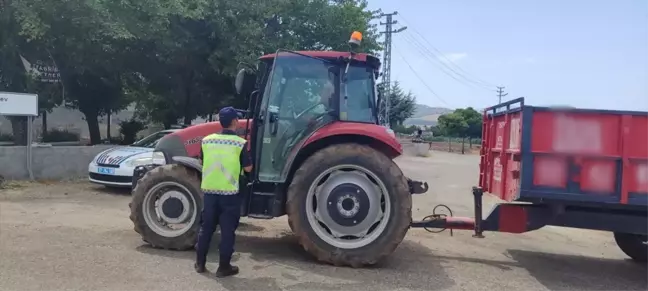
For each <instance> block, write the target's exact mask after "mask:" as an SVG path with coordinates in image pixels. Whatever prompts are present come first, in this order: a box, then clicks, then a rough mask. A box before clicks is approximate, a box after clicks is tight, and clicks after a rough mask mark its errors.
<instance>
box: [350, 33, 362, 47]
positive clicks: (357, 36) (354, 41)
mask: <svg viewBox="0 0 648 291" xmlns="http://www.w3.org/2000/svg"><path fill="white" fill-rule="evenodd" d="M361 42H362V33H360V32H359V31H354V32H353V33H352V34H351V38H350V39H349V44H350V45H355V46H359V45H360V43H361Z"/></svg>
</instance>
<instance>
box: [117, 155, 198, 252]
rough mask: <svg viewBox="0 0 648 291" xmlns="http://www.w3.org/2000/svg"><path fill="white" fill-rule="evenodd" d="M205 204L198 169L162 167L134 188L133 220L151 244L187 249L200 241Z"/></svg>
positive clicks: (164, 247) (173, 166)
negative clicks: (201, 220) (197, 238)
mask: <svg viewBox="0 0 648 291" xmlns="http://www.w3.org/2000/svg"><path fill="white" fill-rule="evenodd" d="M202 203H203V200H202V191H200V179H199V173H198V172H197V171H195V170H193V169H189V168H187V167H185V166H182V165H177V164H171V165H164V166H159V167H157V168H155V169H153V170H151V171H150V172H148V173H146V174H145V175H144V177H142V179H141V180H139V182H138V183H137V186H135V188H134V189H133V197H132V201H131V203H130V205H129V206H130V210H131V215H130V219H131V221H133V224H134V229H135V231H136V232H137V233H139V234H140V235H141V236H142V240H144V241H145V242H147V243H149V244H150V245H151V246H153V247H156V248H163V249H171V250H187V249H191V248H193V247H194V244H195V243H196V237H197V234H198V230H199V228H200V216H199V215H200V209H202Z"/></svg>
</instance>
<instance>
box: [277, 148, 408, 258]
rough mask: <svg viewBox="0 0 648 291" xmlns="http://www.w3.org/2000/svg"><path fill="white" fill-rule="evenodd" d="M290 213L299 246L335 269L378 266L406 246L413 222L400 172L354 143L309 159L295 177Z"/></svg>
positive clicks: (290, 220)
mask: <svg viewBox="0 0 648 291" xmlns="http://www.w3.org/2000/svg"><path fill="white" fill-rule="evenodd" d="M286 208H287V212H288V223H289V225H290V228H291V229H292V230H293V232H294V233H295V234H296V235H297V237H298V239H299V243H300V244H301V246H302V247H303V248H304V249H305V250H306V251H307V252H309V253H310V254H312V255H313V256H315V257H316V258H317V259H318V260H319V261H322V262H326V263H329V264H333V265H336V266H351V267H362V266H365V265H372V264H375V263H377V262H379V261H380V260H381V259H383V258H385V257H386V256H388V255H390V254H391V253H392V252H393V251H394V250H395V249H396V247H397V246H398V245H399V244H400V243H401V242H402V241H403V238H404V237H405V234H406V233H407V230H408V228H409V226H410V223H411V221H412V197H411V194H410V193H409V188H408V186H407V180H406V178H405V176H404V175H403V172H402V171H401V170H400V168H399V167H398V166H397V165H396V164H395V163H394V162H393V161H392V160H391V159H389V158H388V157H387V156H385V155H384V154H382V153H380V152H378V151H376V150H374V149H372V148H371V147H368V146H364V145H360V144H353V143H348V144H337V145H333V146H329V147H327V148H324V149H322V150H320V151H318V152H316V153H315V154H313V155H312V156H311V157H309V158H308V159H307V160H306V161H305V162H304V163H303V164H302V166H301V167H300V168H299V169H298V170H297V171H296V172H295V176H294V177H293V179H292V182H291V184H290V186H289V188H288V201H287V207H286Z"/></svg>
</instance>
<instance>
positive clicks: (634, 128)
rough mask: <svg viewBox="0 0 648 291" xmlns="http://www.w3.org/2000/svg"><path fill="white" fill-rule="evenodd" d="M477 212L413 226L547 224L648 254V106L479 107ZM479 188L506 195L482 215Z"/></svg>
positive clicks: (514, 229) (478, 228)
mask: <svg viewBox="0 0 648 291" xmlns="http://www.w3.org/2000/svg"><path fill="white" fill-rule="evenodd" d="M483 117H484V122H483V132H482V149H481V162H480V166H479V167H480V176H479V187H474V188H473V195H474V198H475V208H474V209H475V218H474V219H472V218H458V217H445V216H442V215H432V216H429V217H427V218H426V219H424V220H423V221H421V222H414V223H413V225H412V226H414V227H417V226H418V227H424V228H427V229H430V228H445V229H471V230H474V231H475V237H483V236H482V232H483V231H498V232H508V233H524V232H528V231H532V230H536V229H539V228H542V227H544V226H546V225H554V226H563V227H573V228H582V229H593V230H603V231H610V232H613V233H614V238H615V240H616V242H617V244H618V245H619V247H620V248H621V250H622V251H623V252H624V253H626V254H627V255H628V256H629V257H631V258H632V259H634V260H636V261H643V262H645V261H646V260H647V259H648V245H647V244H646V242H647V236H646V235H647V232H648V220H647V219H648V216H647V212H648V211H647V210H648V112H636V111H610V110H593V109H571V108H569V109H568V108H551V107H535V106H525V105H524V98H519V99H515V100H511V101H509V102H506V103H502V104H499V105H496V106H493V107H490V108H487V109H485V110H484V115H483ZM483 192H488V193H491V194H492V195H494V196H496V197H498V198H500V199H502V200H504V201H506V202H504V203H499V204H497V205H496V206H495V207H494V208H493V210H491V212H490V214H489V215H488V216H486V218H483V219H482V203H481V202H482V200H481V199H482V194H483Z"/></svg>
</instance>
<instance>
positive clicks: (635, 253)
mask: <svg viewBox="0 0 648 291" xmlns="http://www.w3.org/2000/svg"><path fill="white" fill-rule="evenodd" d="M614 240H615V241H616V243H617V245H618V246H619V248H621V250H622V251H623V252H624V253H625V254H626V255H628V257H630V258H632V259H633V260H634V261H637V262H646V261H648V244H646V243H647V242H648V236H646V235H641V234H631V233H618V232H615V233H614Z"/></svg>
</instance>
